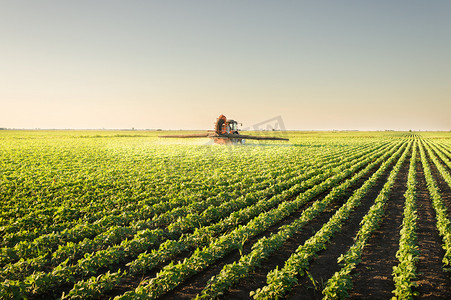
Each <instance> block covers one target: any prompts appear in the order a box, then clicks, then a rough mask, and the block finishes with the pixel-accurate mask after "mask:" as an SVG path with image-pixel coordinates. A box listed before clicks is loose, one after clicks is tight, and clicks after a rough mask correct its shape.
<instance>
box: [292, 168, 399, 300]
mask: <svg viewBox="0 0 451 300" xmlns="http://www.w3.org/2000/svg"><path fill="white" fill-rule="evenodd" d="M395 164H396V161H394V162H393V163H392V164H391V165H390V167H389V168H388V169H387V170H386V171H385V172H384V174H383V175H382V176H381V177H380V178H379V179H378V180H377V182H376V184H375V186H373V188H371V189H370V191H369V192H368V194H367V195H366V196H365V197H364V199H362V201H361V204H360V205H359V206H358V207H357V208H356V209H355V210H354V211H353V212H352V213H351V214H350V216H349V218H348V219H347V220H346V221H345V223H344V224H343V226H342V228H341V230H340V231H339V232H337V233H336V234H335V235H334V236H333V238H332V239H331V241H330V244H328V245H327V248H326V249H325V250H323V251H321V252H320V253H318V257H317V258H315V260H314V261H313V262H311V264H310V268H309V270H308V271H309V273H310V275H311V277H312V279H313V280H314V282H312V279H311V278H309V277H308V276H303V277H302V278H301V279H300V280H299V282H298V284H297V285H296V286H295V287H294V288H293V289H292V291H291V292H290V293H289V294H288V295H287V299H293V300H294V299H322V298H323V295H322V290H323V289H324V287H325V284H326V283H327V280H328V279H329V278H331V277H332V276H333V274H334V273H335V272H337V271H339V270H340V268H341V266H340V265H339V264H338V262H337V259H338V257H339V256H340V255H341V254H343V253H345V252H346V251H347V250H348V249H349V247H351V246H352V244H353V243H354V237H355V235H356V234H357V232H358V231H359V229H360V222H361V220H362V219H363V217H364V216H365V215H366V214H367V213H368V211H369V209H370V207H371V206H372V205H373V204H374V201H375V199H376V198H377V196H378V195H379V192H380V191H381V190H382V187H383V186H384V184H385V182H386V181H387V179H388V176H389V173H390V172H391V170H392V169H393V167H394V165H395ZM406 168H407V169H408V162H404V163H403V165H402V166H401V169H400V173H399V174H398V178H399V175H400V174H402V173H403V171H404V172H405V169H406ZM403 179H404V178H402V179H401V180H403ZM406 180H407V176H406ZM395 184H396V181H395ZM380 299H382V298H380Z"/></svg>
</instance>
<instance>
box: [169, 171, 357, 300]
mask: <svg viewBox="0 0 451 300" xmlns="http://www.w3.org/2000/svg"><path fill="white" fill-rule="evenodd" d="M362 180H363V179H362ZM362 183H363V182H362ZM359 184H361V183H360V182H359ZM353 189H355V187H352V188H350V189H349V191H347V192H348V193H350V192H351V191H352V190H353ZM330 190H331V189H329V190H327V191H325V192H323V193H322V194H321V195H318V196H316V197H315V198H314V199H313V200H312V201H310V202H309V203H308V204H306V205H304V206H303V207H302V208H301V209H300V210H298V211H297V212H295V213H293V214H292V215H290V216H289V217H287V218H285V219H283V220H282V221H280V222H278V223H277V224H275V225H273V226H271V227H270V228H269V229H268V230H267V231H265V232H264V233H262V234H260V235H257V236H255V237H253V238H252V239H250V240H249V241H248V242H246V243H245V245H244V247H243V253H244V254H247V253H249V252H250V251H251V248H252V245H253V244H254V243H255V242H257V241H258V239H260V238H262V237H263V236H269V235H270V234H271V233H276V232H278V231H279V228H280V227H281V226H283V225H286V224H289V223H291V222H293V221H294V220H295V219H297V218H299V217H300V216H301V214H302V212H303V211H304V210H305V208H307V207H309V206H310V205H311V203H313V202H314V201H317V200H320V199H323V198H324V197H325V196H326V195H327V194H328V193H329V192H330ZM340 200H341V201H342V200H343V199H340ZM338 203H340V201H338ZM336 209H337V207H335V206H334V207H330V208H328V209H327V210H326V211H325V212H323V214H321V215H320V216H318V217H317V218H315V219H314V220H313V221H312V222H310V223H309V224H308V225H307V226H306V227H305V229H304V231H301V232H300V233H299V234H297V235H296V236H295V237H294V238H292V239H290V240H289V241H288V242H287V243H286V244H285V245H284V247H283V248H282V249H279V251H277V254H276V255H275V256H273V257H272V258H271V261H270V262H269V263H270V264H271V266H272V265H273V264H274V263H277V264H280V265H283V263H284V262H285V260H286V259H287V258H288V257H289V256H290V255H291V253H292V252H293V251H294V250H295V249H296V248H297V247H298V246H299V242H300V241H301V240H302V241H305V240H306V239H308V238H309V237H310V236H311V235H313V234H314V233H315V232H316V231H317V230H319V229H320V228H321V226H322V224H323V223H324V222H326V221H327V220H328V219H329V218H330V217H331V216H332V215H333V213H334V212H335V210H336ZM239 258H240V253H239V251H233V252H232V253H230V254H228V255H227V256H226V257H225V258H223V259H222V260H220V261H218V262H217V263H216V264H215V265H213V266H211V267H209V268H207V269H206V270H204V271H202V272H200V273H198V274H196V275H194V276H192V277H191V278H189V279H188V280H186V281H185V282H184V283H182V284H181V285H179V286H177V287H176V288H175V289H174V290H172V291H170V292H168V293H166V294H165V295H163V296H162V297H161V299H191V298H193V297H195V296H196V295H197V294H198V293H200V292H201V291H202V289H203V288H204V287H205V285H206V284H207V282H208V280H209V279H210V278H211V277H212V276H214V275H216V274H217V273H219V272H220V271H221V269H222V268H223V267H224V265H226V264H230V263H233V262H234V261H237V260H239ZM263 266H264V264H263ZM269 270H271V269H269ZM266 273H267V271H264V272H262V273H261V272H258V273H255V274H252V275H251V277H252V279H251V280H252V281H253V282H254V283H255V282H256V281H257V280H258V282H259V283H260V282H263V283H264V282H265V280H266ZM240 287H244V289H243V290H231V293H230V295H226V296H225V297H226V298H229V299H241V298H246V299H248V298H249V292H250V291H252V290H253V287H254V285H253V284H247V283H244V284H241V283H240ZM234 291H236V293H234Z"/></svg>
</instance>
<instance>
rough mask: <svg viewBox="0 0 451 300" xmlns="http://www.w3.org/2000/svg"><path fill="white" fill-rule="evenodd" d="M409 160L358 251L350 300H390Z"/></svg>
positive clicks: (404, 164)
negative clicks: (379, 220)
mask: <svg viewBox="0 0 451 300" xmlns="http://www.w3.org/2000/svg"><path fill="white" fill-rule="evenodd" d="M409 158H410V157H408V159H406V161H405V162H404V163H403V165H402V167H401V169H400V171H399V173H398V176H397V177H396V179H395V183H394V185H393V188H392V192H391V193H390V196H389V198H388V201H387V206H386V210H385V217H384V219H383V221H382V223H381V224H380V227H379V229H378V230H376V231H375V232H374V233H373V236H372V237H371V238H370V240H369V241H368V244H367V246H366V247H365V249H364V250H363V252H362V261H361V263H360V264H359V265H358V266H357V267H356V269H355V270H354V273H355V274H358V276H355V277H354V278H353V289H352V290H351V292H350V296H351V298H353V299H361V298H368V299H390V298H391V297H392V296H393V294H392V291H393V290H394V289H395V286H394V283H393V279H392V272H393V266H394V265H396V264H397V259H396V257H395V255H396V252H397V251H398V248H399V237H400V233H399V230H400V228H401V224H402V219H403V215H402V213H403V210H404V193H405V191H406V189H407V187H406V182H407V175H408V173H409V161H410V159H409Z"/></svg>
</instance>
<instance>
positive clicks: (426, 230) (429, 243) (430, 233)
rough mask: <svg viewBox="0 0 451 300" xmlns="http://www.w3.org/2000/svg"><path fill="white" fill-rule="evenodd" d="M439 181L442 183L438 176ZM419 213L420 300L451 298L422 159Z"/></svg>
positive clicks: (450, 289)
mask: <svg viewBox="0 0 451 300" xmlns="http://www.w3.org/2000/svg"><path fill="white" fill-rule="evenodd" d="M435 179H436V180H438V178H437V177H436V178H435ZM439 182H440V180H439V181H438V183H439ZM417 213H418V229H417V243H418V246H419V250H420V259H419V261H418V265H417V273H418V280H417V284H418V288H417V289H416V290H417V291H418V292H419V298H420V299H448V298H449V295H451V280H450V276H449V274H447V273H445V272H444V271H443V268H442V265H443V263H442V258H443V256H444V255H445V253H444V250H443V248H442V247H441V244H442V239H441V238H440V236H439V233H438V231H437V227H436V219H435V211H434V208H433V207H432V200H431V197H430V195H429V192H428V189H427V185H426V179H425V177H424V172H423V166H422V163H421V161H420V160H417Z"/></svg>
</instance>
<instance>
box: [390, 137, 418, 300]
mask: <svg viewBox="0 0 451 300" xmlns="http://www.w3.org/2000/svg"><path fill="white" fill-rule="evenodd" d="M416 159H417V145H416V143H415V144H414V146H413V150H412V157H411V158H410V165H409V174H408V177H407V190H406V192H405V193H404V198H405V203H404V212H403V216H404V218H403V221H402V228H401V231H400V240H399V249H398V251H397V252H396V258H398V260H399V263H398V265H397V266H394V267H393V280H394V282H395V290H394V291H393V293H394V294H395V296H396V298H397V299H413V297H414V296H418V292H415V291H414V290H413V289H414V288H415V287H417V284H416V282H415V279H416V278H417V272H416V264H417V262H418V260H419V250H418V245H417V233H416V231H417V227H418V226H417V219H418V216H417V205H416V200H417V199H416V197H417V196H416V185H417V181H416V166H417V164H416Z"/></svg>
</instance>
